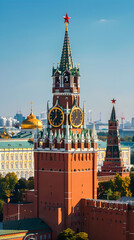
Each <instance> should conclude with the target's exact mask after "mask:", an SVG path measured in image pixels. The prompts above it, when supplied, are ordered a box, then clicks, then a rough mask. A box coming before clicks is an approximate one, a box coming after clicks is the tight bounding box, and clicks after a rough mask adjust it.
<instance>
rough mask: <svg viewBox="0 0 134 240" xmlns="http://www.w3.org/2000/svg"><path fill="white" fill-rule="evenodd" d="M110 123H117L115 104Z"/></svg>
mask: <svg viewBox="0 0 134 240" xmlns="http://www.w3.org/2000/svg"><path fill="white" fill-rule="evenodd" d="M110 121H117V119H116V111H115V105H114V104H113V109H112V113H111V117H110Z"/></svg>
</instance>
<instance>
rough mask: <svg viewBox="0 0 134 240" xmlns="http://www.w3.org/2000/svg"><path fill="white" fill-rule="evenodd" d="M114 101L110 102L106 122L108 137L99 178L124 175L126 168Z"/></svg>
mask: <svg viewBox="0 0 134 240" xmlns="http://www.w3.org/2000/svg"><path fill="white" fill-rule="evenodd" d="M115 101H116V100H114V99H113V100H112V103H113V109H112V113H111V117H110V120H109V122H108V126H109V129H108V137H107V149H106V157H105V161H104V164H103V166H102V168H101V169H102V172H101V174H100V175H101V176H108V175H115V174H116V173H119V174H121V175H123V174H125V172H126V168H125V167H124V162H123V159H122V152H121V150H120V136H119V131H118V120H117V118H116V111H115Z"/></svg>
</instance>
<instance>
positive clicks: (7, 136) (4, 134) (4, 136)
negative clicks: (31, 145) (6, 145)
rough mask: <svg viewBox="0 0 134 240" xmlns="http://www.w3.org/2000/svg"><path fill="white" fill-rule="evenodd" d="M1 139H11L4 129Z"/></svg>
mask: <svg viewBox="0 0 134 240" xmlns="http://www.w3.org/2000/svg"><path fill="white" fill-rule="evenodd" d="M1 138H11V137H10V135H9V134H8V133H6V132H5V129H4V132H3V133H2V134H1Z"/></svg>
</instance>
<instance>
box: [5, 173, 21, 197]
mask: <svg viewBox="0 0 134 240" xmlns="http://www.w3.org/2000/svg"><path fill="white" fill-rule="evenodd" d="M5 182H6V183H7V189H6V191H5V196H6V197H7V198H8V197H11V196H12V194H13V191H14V188H15V185H16V183H17V182H18V178H17V175H16V174H15V173H13V172H12V173H8V174H7V175H6V176H5Z"/></svg>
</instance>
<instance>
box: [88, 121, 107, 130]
mask: <svg viewBox="0 0 134 240" xmlns="http://www.w3.org/2000/svg"><path fill="white" fill-rule="evenodd" d="M86 127H87V128H88V129H92V128H93V123H89V124H87V125H86ZM95 127H96V131H97V132H98V131H103V130H104V131H107V130H108V124H107V123H102V122H100V121H98V122H96V124H95Z"/></svg>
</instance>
